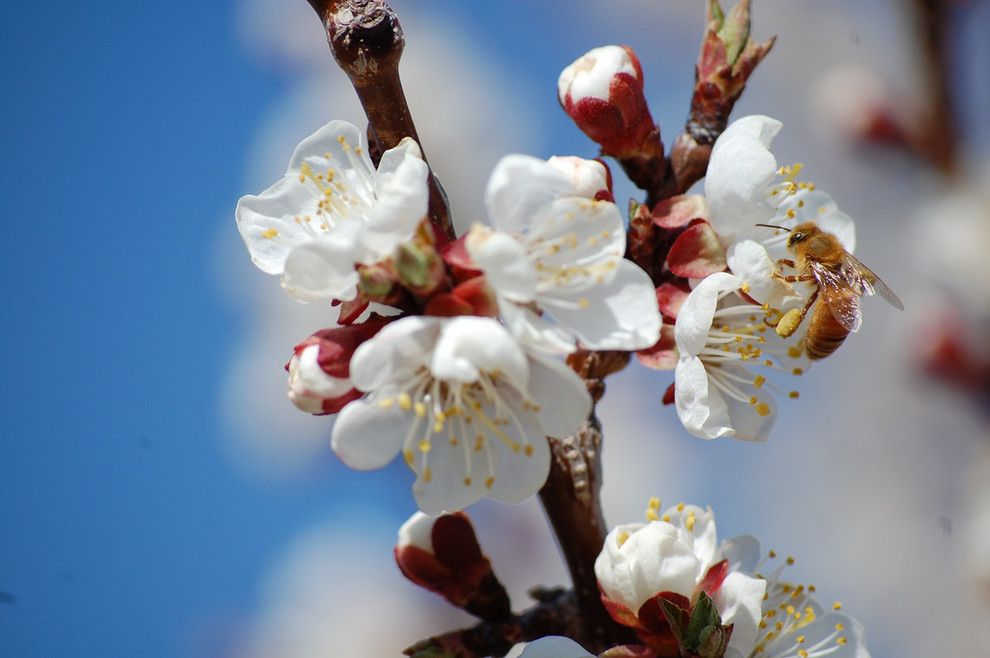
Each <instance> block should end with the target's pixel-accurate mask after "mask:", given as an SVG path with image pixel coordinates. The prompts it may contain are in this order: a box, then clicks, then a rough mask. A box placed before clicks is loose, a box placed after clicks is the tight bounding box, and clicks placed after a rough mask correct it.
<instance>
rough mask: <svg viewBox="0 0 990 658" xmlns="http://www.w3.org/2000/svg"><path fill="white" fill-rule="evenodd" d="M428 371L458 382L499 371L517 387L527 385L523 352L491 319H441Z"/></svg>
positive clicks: (465, 317) (473, 379)
mask: <svg viewBox="0 0 990 658" xmlns="http://www.w3.org/2000/svg"><path fill="white" fill-rule="evenodd" d="M430 371H431V372H432V373H433V376H434V377H436V378H437V379H440V380H446V381H454V382H462V383H469V382H475V381H478V379H479V377H480V376H481V372H482V371H484V372H486V373H492V372H495V371H499V372H501V373H502V375H503V376H505V377H507V378H508V380H509V381H510V382H512V383H513V384H514V385H515V386H517V387H518V388H520V389H521V390H526V388H527V387H528V385H529V364H528V363H527V360H526V356H525V354H523V351H522V349H521V348H520V347H519V344H518V343H516V341H514V340H513V339H512V336H511V335H510V334H509V332H508V331H506V330H505V327H503V326H502V325H501V324H499V323H498V322H497V321H495V320H493V319H491V318H479V317H471V316H464V317H459V318H453V319H451V320H447V321H446V322H444V323H443V325H442V329H441V332H440V338H439V339H438V340H437V343H436V346H435V347H434V349H433V358H432V360H431V362H430Z"/></svg>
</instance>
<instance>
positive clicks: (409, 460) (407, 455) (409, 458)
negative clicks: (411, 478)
mask: <svg viewBox="0 0 990 658" xmlns="http://www.w3.org/2000/svg"><path fill="white" fill-rule="evenodd" d="M402 458H403V459H405V460H406V465H407V466H412V465H413V451H412V450H409V449H408V448H406V449H405V450H403V451H402Z"/></svg>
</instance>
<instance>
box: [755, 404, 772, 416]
mask: <svg viewBox="0 0 990 658" xmlns="http://www.w3.org/2000/svg"><path fill="white" fill-rule="evenodd" d="M756 413H758V414H759V415H760V416H763V417H766V416H769V415H770V405H768V404H767V403H766V402H761V403H759V404H758V405H756Z"/></svg>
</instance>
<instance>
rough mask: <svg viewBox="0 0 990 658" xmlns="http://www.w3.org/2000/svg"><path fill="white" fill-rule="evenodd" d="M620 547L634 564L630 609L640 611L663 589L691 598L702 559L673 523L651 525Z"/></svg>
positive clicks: (663, 590)
mask: <svg viewBox="0 0 990 658" xmlns="http://www.w3.org/2000/svg"><path fill="white" fill-rule="evenodd" d="M619 550H620V552H621V553H622V554H623V555H624V556H626V558H627V559H629V560H630V561H631V563H632V570H631V575H632V584H633V590H634V592H635V598H634V599H633V600H632V601H629V602H628V603H629V604H630V605H628V606H627V607H629V609H630V610H633V611H637V610H639V607H640V606H642V605H643V603H645V602H646V600H647V599H649V598H652V597H653V596H655V595H657V594H659V593H660V592H676V593H677V594H681V595H683V596H686V597H688V598H690V597H691V595H692V594H693V592H694V588H695V585H696V584H697V579H698V572H699V570H700V564H699V561H698V558H697V557H695V555H694V552H692V551H691V549H690V547H688V546H686V545H685V544H684V543H683V542H681V541H680V538H679V537H678V533H677V529H676V528H674V526H672V525H670V524H669V523H657V522H654V523H649V524H647V525H646V526H645V527H644V528H643V529H642V530H640V531H638V532H636V533H634V534H633V535H631V536H630V537H629V539H628V540H626V543H624V544H623V545H622V548H621V549H619ZM606 594H608V592H606ZM610 598H611V597H610Z"/></svg>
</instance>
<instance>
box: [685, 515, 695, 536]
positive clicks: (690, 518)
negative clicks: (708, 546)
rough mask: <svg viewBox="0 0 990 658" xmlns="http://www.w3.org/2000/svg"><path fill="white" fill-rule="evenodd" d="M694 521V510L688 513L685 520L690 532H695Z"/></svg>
mask: <svg viewBox="0 0 990 658" xmlns="http://www.w3.org/2000/svg"><path fill="white" fill-rule="evenodd" d="M694 522H695V515H694V512H690V513H688V515H687V518H686V519H685V520H684V527H685V528H687V529H688V532H694Z"/></svg>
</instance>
